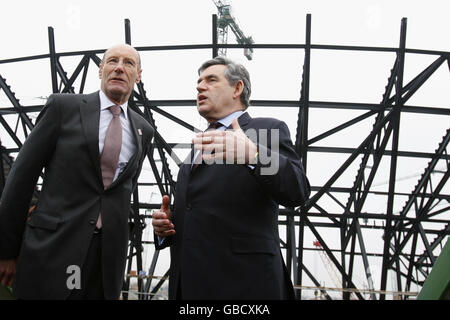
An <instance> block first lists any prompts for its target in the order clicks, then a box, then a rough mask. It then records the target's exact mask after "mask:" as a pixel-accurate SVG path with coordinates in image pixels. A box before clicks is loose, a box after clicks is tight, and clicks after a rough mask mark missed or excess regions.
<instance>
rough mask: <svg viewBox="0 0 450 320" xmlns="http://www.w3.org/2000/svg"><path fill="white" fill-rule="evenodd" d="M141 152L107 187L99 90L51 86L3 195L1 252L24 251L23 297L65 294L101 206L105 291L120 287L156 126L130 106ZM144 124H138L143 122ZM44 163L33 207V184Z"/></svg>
mask: <svg viewBox="0 0 450 320" xmlns="http://www.w3.org/2000/svg"><path fill="white" fill-rule="evenodd" d="M128 115H129V119H130V122H131V125H132V128H133V132H134V137H135V142H136V150H137V151H136V153H135V154H134V155H133V156H132V158H131V159H130V161H129V162H128V165H127V167H126V168H125V169H124V171H123V172H122V173H121V174H120V176H119V177H118V178H117V179H116V180H115V181H114V182H113V183H112V184H111V186H110V187H109V188H108V189H106V190H104V187H103V182H102V174H101V169H100V154H99V145H98V131H99V117H100V98H99V93H98V92H95V93H92V94H87V95H74V94H53V95H51V96H50V97H49V99H48V101H47V104H46V105H45V107H44V109H43V111H42V112H41V114H40V115H39V118H38V121H37V124H36V126H35V128H34V129H33V130H32V132H31V133H30V135H29V136H28V138H27V140H26V141H25V143H24V145H23V147H22V149H21V151H20V153H19V155H18V157H17V159H16V161H15V162H14V165H13V167H12V170H11V172H10V174H9V177H8V180H7V182H6V186H5V189H4V191H3V195H2V200H1V203H0V259H11V258H17V257H18V264H17V274H16V278H15V283H14V293H15V295H16V296H17V297H18V298H22V299H65V298H67V297H68V295H69V294H70V290H69V289H68V288H67V283H66V282H67V279H68V277H70V276H71V275H73V271H71V269H68V267H69V266H71V265H74V266H78V267H80V268H81V266H82V265H83V262H84V259H85V257H86V253H87V250H88V247H89V244H90V242H91V237H92V234H93V231H94V228H95V224H96V221H97V218H98V215H99V212H100V211H101V212H102V224H103V227H102V230H103V231H102V263H103V285H104V291H105V297H106V298H107V299H117V298H118V297H119V294H120V290H121V288H122V282H123V276H124V269H125V262H126V255H127V245H128V238H129V227H128V218H129V213H130V199H131V194H132V192H133V189H134V187H135V185H136V182H137V178H138V175H139V172H140V169H141V166H142V162H143V160H144V157H145V155H146V152H147V148H148V145H149V142H150V141H151V139H152V137H153V129H152V127H151V126H150V125H149V124H148V122H147V121H146V120H145V119H144V118H143V117H141V116H140V115H138V114H137V113H136V112H134V111H132V110H131V109H130V108H128ZM138 129H139V130H138ZM42 168H45V173H44V178H43V185H42V190H41V193H40V197H39V202H38V204H37V207H36V209H35V211H34V212H33V213H32V214H31V216H30V217H29V218H28V219H27V212H28V209H29V203H30V199H31V195H32V192H33V190H34V188H35V185H36V181H37V179H38V176H39V174H40V173H41V171H42Z"/></svg>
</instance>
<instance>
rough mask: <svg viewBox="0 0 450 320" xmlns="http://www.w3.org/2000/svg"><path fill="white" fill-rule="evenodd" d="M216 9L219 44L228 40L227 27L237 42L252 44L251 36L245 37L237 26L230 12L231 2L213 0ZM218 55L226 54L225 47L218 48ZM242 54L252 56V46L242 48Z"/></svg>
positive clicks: (250, 57)
mask: <svg viewBox="0 0 450 320" xmlns="http://www.w3.org/2000/svg"><path fill="white" fill-rule="evenodd" d="M213 2H214V4H215V5H216V7H217V10H218V19H217V41H218V43H220V44H227V40H228V27H230V28H231V30H232V31H233V33H234V34H235V36H236V40H237V42H238V43H239V44H250V45H251V44H253V43H254V41H253V38H252V37H251V36H250V37H246V36H245V35H244V32H242V30H241V28H240V27H239V25H238V23H237V20H236V18H235V17H234V16H233V14H232V10H231V4H230V2H229V1H227V0H213ZM219 55H221V56H226V55H227V48H220V49H219ZM244 56H245V57H246V58H247V59H248V60H252V58H253V48H244Z"/></svg>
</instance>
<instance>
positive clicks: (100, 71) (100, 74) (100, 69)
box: [98, 63, 103, 79]
mask: <svg viewBox="0 0 450 320" xmlns="http://www.w3.org/2000/svg"><path fill="white" fill-rule="evenodd" d="M102 76H103V63H100V65H99V67H98V77H99V78H100V79H101V78H102Z"/></svg>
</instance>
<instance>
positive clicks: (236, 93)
mask: <svg viewBox="0 0 450 320" xmlns="http://www.w3.org/2000/svg"><path fill="white" fill-rule="evenodd" d="M243 91H244V82H242V80H239V81H238V82H236V84H235V85H234V92H233V98H234V99H236V98H237V97H239V96H240V95H241V94H242V92H243Z"/></svg>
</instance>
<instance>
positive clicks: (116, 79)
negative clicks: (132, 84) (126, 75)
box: [110, 78, 125, 82]
mask: <svg viewBox="0 0 450 320" xmlns="http://www.w3.org/2000/svg"><path fill="white" fill-rule="evenodd" d="M110 81H121V82H125V80H123V79H121V78H111V80H110Z"/></svg>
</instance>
